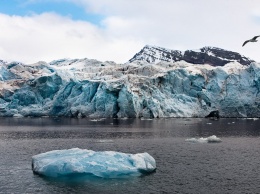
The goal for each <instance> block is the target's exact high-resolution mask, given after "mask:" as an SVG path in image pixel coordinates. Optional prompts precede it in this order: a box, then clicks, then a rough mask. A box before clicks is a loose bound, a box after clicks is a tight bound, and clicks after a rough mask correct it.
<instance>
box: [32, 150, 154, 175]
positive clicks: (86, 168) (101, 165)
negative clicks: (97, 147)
mask: <svg viewBox="0 0 260 194" xmlns="http://www.w3.org/2000/svg"><path fill="white" fill-rule="evenodd" d="M155 169H156V162H155V159H154V158H153V157H152V156H151V155H149V154H148V153H138V154H126V153H121V152H114V151H104V152H95V151H92V150H87V149H79V148H73V149H68V150H54V151H49V152H46V153H42V154H38V155H35V156H33V157H32V170H33V172H35V173H36V174H40V175H44V176H48V177H59V176H68V175H77V174H79V175H82V174H88V175H92V176H97V177H102V178H124V177H129V176H141V175H143V174H147V173H151V172H154V171H155Z"/></svg>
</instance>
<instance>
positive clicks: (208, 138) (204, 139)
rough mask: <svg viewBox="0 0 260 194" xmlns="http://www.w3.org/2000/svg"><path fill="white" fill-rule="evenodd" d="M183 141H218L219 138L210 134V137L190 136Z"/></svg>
mask: <svg viewBox="0 0 260 194" xmlns="http://www.w3.org/2000/svg"><path fill="white" fill-rule="evenodd" d="M185 141H188V142H192V143H220V142H221V139H220V138H218V137H217V136H216V135H212V136H210V137H205V138H203V137H201V138H190V139H186V140H185Z"/></svg>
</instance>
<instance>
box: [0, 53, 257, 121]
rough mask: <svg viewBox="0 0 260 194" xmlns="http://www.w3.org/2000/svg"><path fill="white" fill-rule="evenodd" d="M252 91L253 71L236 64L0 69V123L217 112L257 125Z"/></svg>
mask: <svg viewBox="0 0 260 194" xmlns="http://www.w3.org/2000/svg"><path fill="white" fill-rule="evenodd" d="M217 51H218V52H220V51H219V50H217ZM207 52H209V51H207ZM221 52H224V51H222V50H221ZM196 54H197V53H196ZM208 55H209V54H208ZM203 56H204V55H203ZM232 56H233V55H232ZM188 57H189V55H187V54H186V58H188ZM217 59H218V60H222V59H221V57H220V58H217ZM242 59H243V60H244V61H246V62H244V63H245V64H246V65H242V64H241V63H240V62H239V61H241V60H242ZM210 60H212V59H210ZM214 60H216V59H215V58H214ZM225 60H226V59H225ZM247 63H248V65H247ZM259 91H260V64H259V63H255V62H251V63H249V62H248V60H245V58H241V57H240V58H239V59H238V60H237V61H236V60H233V58H232V60H231V59H230V62H229V61H227V60H226V61H225V65H222V66H212V65H210V63H208V62H205V63H204V64H194V63H189V62H187V61H183V60H180V61H175V62H174V61H171V62H166V61H159V62H157V63H155V62H154V63H148V62H147V61H140V60H137V61H133V62H131V63H130V62H128V63H125V64H116V63H114V62H110V61H106V62H100V61H97V60H92V59H73V60H70V59H62V60H57V61H53V62H51V63H45V62H38V63H35V64H22V63H18V62H12V63H7V62H4V61H1V63H0V116H19V117H21V116H65V117H79V118H82V117H92V118H105V117H118V118H125V117H141V118H142V117H143V118H160V117H204V116H206V115H208V113H209V112H211V111H214V110H219V113H220V116H221V117H260V94H259Z"/></svg>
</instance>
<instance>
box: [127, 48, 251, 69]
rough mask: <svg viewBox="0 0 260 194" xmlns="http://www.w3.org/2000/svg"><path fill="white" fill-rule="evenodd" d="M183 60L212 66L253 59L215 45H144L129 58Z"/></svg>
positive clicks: (245, 62)
mask: <svg viewBox="0 0 260 194" xmlns="http://www.w3.org/2000/svg"><path fill="white" fill-rule="evenodd" d="M181 60H184V61H186V62H188V63H192V64H209V65H212V66H223V65H225V64H227V63H229V62H233V61H236V62H239V63H241V64H242V65H249V64H250V63H251V62H254V61H253V60H251V59H249V58H247V57H244V56H242V55H240V54H239V53H236V52H233V51H227V50H224V49H220V48H216V47H203V48H201V49H198V50H186V51H184V52H182V51H178V50H171V49H166V48H162V47H157V46H149V45H146V46H145V47H144V48H143V49H142V50H141V51H140V52H139V53H137V54H135V56H134V57H133V58H131V59H130V60H129V62H130V63H132V62H134V61H146V62H148V63H158V62H161V61H166V62H176V61H181Z"/></svg>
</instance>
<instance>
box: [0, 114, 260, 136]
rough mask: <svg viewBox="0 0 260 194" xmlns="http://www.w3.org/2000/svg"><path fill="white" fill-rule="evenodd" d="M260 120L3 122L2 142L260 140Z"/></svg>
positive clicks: (23, 120)
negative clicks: (124, 139) (250, 137)
mask: <svg viewBox="0 0 260 194" xmlns="http://www.w3.org/2000/svg"><path fill="white" fill-rule="evenodd" d="M259 124H260V120H253V119H219V120H208V119H202V118H171V119H154V120H141V119H112V118H111V119H102V120H98V121H94V122H93V120H91V119H68V118H19V119H18V118H0V139H54V138H58V139H59V138H63V139H68V138H69V139H73V138H91V139H123V138H156V137H205V136H211V135H217V136H220V137H225V136H227V137H229V136H234V137H235V136H256V137H258V136H260V127H259V126H260V125H259Z"/></svg>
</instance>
